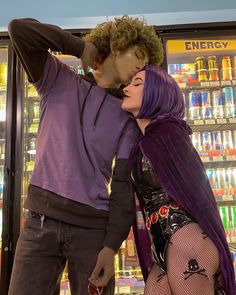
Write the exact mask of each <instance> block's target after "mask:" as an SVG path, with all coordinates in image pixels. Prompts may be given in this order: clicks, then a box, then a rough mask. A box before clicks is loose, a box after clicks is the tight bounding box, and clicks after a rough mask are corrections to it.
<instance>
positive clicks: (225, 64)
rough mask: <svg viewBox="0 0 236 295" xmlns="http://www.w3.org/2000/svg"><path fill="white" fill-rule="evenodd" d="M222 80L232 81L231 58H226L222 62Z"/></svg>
mask: <svg viewBox="0 0 236 295" xmlns="http://www.w3.org/2000/svg"><path fill="white" fill-rule="evenodd" d="M221 66H222V80H226V81H229V80H232V66H231V59H230V56H224V57H223V58H222V60H221Z"/></svg>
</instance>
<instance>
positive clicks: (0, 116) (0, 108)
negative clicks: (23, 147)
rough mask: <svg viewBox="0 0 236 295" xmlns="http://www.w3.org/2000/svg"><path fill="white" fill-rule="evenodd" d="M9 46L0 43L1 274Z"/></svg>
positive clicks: (0, 269)
mask: <svg viewBox="0 0 236 295" xmlns="http://www.w3.org/2000/svg"><path fill="white" fill-rule="evenodd" d="M7 55H8V51H7V47H6V46H1V45H0V275H1V271H2V268H1V257H2V226H3V224H2V223H3V214H2V209H3V187H4V164H5V163H4V160H5V143H6V142H5V138H6V136H5V129H6V128H5V123H6V99H7V66H8V65H7Z"/></svg>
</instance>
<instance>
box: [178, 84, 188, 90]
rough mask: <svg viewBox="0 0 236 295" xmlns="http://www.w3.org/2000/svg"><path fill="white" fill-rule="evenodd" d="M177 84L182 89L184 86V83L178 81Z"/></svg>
mask: <svg viewBox="0 0 236 295" xmlns="http://www.w3.org/2000/svg"><path fill="white" fill-rule="evenodd" d="M178 85H179V87H180V88H182V89H183V88H186V83H178Z"/></svg>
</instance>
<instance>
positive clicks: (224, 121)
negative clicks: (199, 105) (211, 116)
mask: <svg viewBox="0 0 236 295" xmlns="http://www.w3.org/2000/svg"><path fill="white" fill-rule="evenodd" d="M216 122H217V123H218V124H226V122H227V121H226V119H217V120H216Z"/></svg>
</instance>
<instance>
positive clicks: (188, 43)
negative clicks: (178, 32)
mask: <svg viewBox="0 0 236 295" xmlns="http://www.w3.org/2000/svg"><path fill="white" fill-rule="evenodd" d="M227 50H229V51H230V50H235V51H236V40H210V39H205V40H204V39H202V40H198V39H190V40H168V42H167V52H168V54H177V53H187V52H190V53H201V52H202V53H204V52H211V51H212V52H219V51H227Z"/></svg>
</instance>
